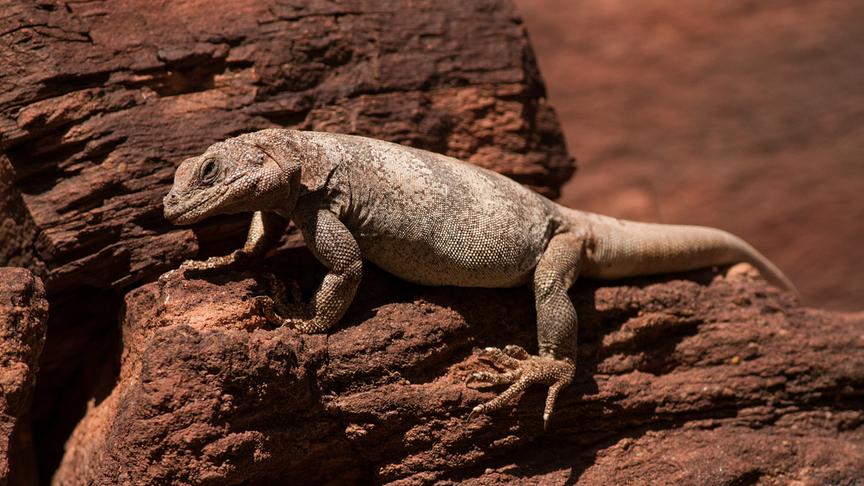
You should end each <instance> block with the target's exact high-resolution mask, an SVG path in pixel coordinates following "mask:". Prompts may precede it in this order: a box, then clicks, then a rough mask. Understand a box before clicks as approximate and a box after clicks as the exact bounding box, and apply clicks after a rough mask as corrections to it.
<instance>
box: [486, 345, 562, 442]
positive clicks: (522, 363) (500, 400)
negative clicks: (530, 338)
mask: <svg viewBox="0 0 864 486" xmlns="http://www.w3.org/2000/svg"><path fill="white" fill-rule="evenodd" d="M487 349H488V348H487ZM520 349H521V348H520ZM499 352H500V350H499ZM501 354H502V355H503V354H504V352H501ZM491 355H492V356H498V355H497V354H495V353H492V354H491ZM505 356H506V355H505ZM525 356H526V358H524V359H518V360H517V359H516V358H512V357H510V356H506V358H508V359H510V360H513V361H517V363H518V364H517V365H516V366H515V367H514V369H513V371H509V372H506V373H498V374H495V373H484V372H478V373H474V374H472V376H471V377H469V380H470V379H471V378H473V377H476V380H477V381H480V380H481V379H482V381H484V382H486V383H489V382H492V384H509V385H510V386H509V387H508V388H507V389H506V390H504V391H503V392H502V393H501V394H500V395H498V396H497V397H495V398H493V399H492V400H489V401H488V402H485V403H482V404H480V405H477V406H476V407H474V409H473V410H472V415H476V414H480V413H484V414H488V413H491V412H494V411H497V410H500V409H502V408H504V407H505V406H506V405H507V404H509V403H510V402H512V401H513V400H515V399H516V398H517V397H519V396H520V395H522V393H524V392H525V390H526V389H528V387H529V386H531V385H534V384H542V385H547V386H549V391H548V393H547V395H546V404H545V407H544V409H543V426H544V428H546V427H547V426H548V424H549V421H550V419H551V417H552V413H553V412H554V409H555V402H556V400H557V398H558V395H559V393H560V392H561V390H562V389H563V388H564V387H566V386H567V385H569V384H570V382H571V381H573V377H574V376H575V374H576V366H575V365H574V364H573V362H572V361H571V360H569V359H555V358H551V357H542V356H533V355H528V354H527V353H526V354H525ZM504 377H506V378H504ZM505 379H506V380H511V381H509V382H507V381H505Z"/></svg>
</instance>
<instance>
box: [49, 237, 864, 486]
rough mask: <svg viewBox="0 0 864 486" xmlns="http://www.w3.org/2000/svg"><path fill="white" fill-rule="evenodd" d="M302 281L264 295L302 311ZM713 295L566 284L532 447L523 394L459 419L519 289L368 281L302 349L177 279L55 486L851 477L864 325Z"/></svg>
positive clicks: (680, 288)
mask: <svg viewBox="0 0 864 486" xmlns="http://www.w3.org/2000/svg"><path fill="white" fill-rule="evenodd" d="M292 251H293V252H299V251H300V250H292ZM300 256H302V255H300ZM292 260H298V261H306V260H305V259H304V258H300V257H299V256H295V257H293V258H292ZM269 267H270V268H273V267H277V268H279V267H280V265H270V266H269ZM301 267H302V266H301ZM313 273H315V272H310V271H309V269H308V268H294V269H292V271H291V273H289V274H283V275H280V277H281V278H284V279H291V278H300V279H301V281H302V286H303V288H304V289H305V290H306V291H309V290H310V289H309V287H310V285H309V284H310V283H314V281H315V278H317V277H315V276H309V275H310V274H313ZM318 273H319V274H320V271H319V272H318ZM732 275H734V276H730V277H725V278H724V277H720V276H716V275H714V274H712V273H711V272H710V271H705V272H699V273H693V274H690V277H691V278H694V279H696V281H691V280H680V279H678V278H675V277H674V276H673V277H668V278H667V279H665V280H658V279H653V280H651V279H644V280H634V281H630V282H627V283H619V284H618V285H612V286H606V287H597V286H595V285H594V284H592V283H590V282H580V283H579V284H577V287H576V288H575V289H574V290H573V291H572V292H571V295H572V297H573V298H574V301H575V303H576V305H577V310H578V312H579V313H580V324H581V328H580V348H579V353H580V355H579V361H580V366H579V372H578V376H577V378H576V381H575V383H574V385H573V386H571V387H570V388H569V389H567V391H566V392H564V393H563V394H562V397H561V399H560V402H559V405H558V410H557V412H556V416H555V417H554V421H553V424H552V428H551V430H550V431H548V432H544V431H543V425H542V419H541V410H542V403H543V400H544V398H545V393H544V391H543V390H540V389H539V388H538V389H532V390H530V391H529V392H528V393H527V394H526V395H525V396H524V397H523V399H521V400H520V401H519V402H518V403H517V404H515V406H514V408H513V409H512V410H509V411H504V412H501V413H496V414H494V415H492V416H481V417H478V418H476V419H473V420H472V421H470V422H469V421H468V420H467V416H468V413H469V412H470V410H471V408H472V407H473V406H474V405H476V404H478V403H480V402H481V401H484V400H488V399H490V398H491V397H493V396H494V394H495V393H496V392H497V391H498V390H474V389H469V388H467V387H466V386H465V385H464V380H465V378H466V377H467V375H468V374H469V373H470V372H471V371H474V370H477V369H479V368H480V367H482V366H483V365H482V364H481V363H480V362H478V361H477V359H476V358H475V357H474V356H473V355H472V353H471V350H472V348H473V347H475V346H489V345H495V346H501V345H504V344H509V343H515V344H521V345H524V346H526V347H528V348H529V349H531V348H536V345H535V344H534V324H533V321H534V314H533V309H532V307H533V305H532V300H531V296H530V292H529V291H528V290H527V289H510V290H485V289H460V291H459V292H453V291H452V290H451V289H448V288H424V287H419V286H414V285H409V284H406V283H404V282H401V281H398V280H396V279H395V278H393V277H390V276H388V275H386V274H383V273H382V272H380V271H378V270H376V269H374V268H368V271H367V272H366V276H365V277H364V282H363V285H362V286H361V291H360V294H359V295H358V298H357V300H356V301H355V303H354V304H353V305H352V307H351V309H350V310H349V313H348V315H347V316H346V318H345V319H344V320H343V322H342V324H340V325H339V326H338V327H337V329H335V330H333V331H332V332H331V333H330V334H329V335H301V334H298V333H296V332H295V331H293V330H291V329H286V328H275V327H273V325H272V324H271V323H269V322H268V321H267V320H266V319H265V318H264V317H263V311H262V309H261V304H260V302H259V300H257V299H256V298H255V297H256V296H261V295H266V294H268V293H269V292H270V291H271V286H272V280H270V278H269V277H268V274H266V273H262V272H259V271H255V270H253V271H242V272H240V271H235V272H223V273H217V274H206V273H205V274H192V275H187V276H186V277H181V276H179V275H174V276H173V277H172V278H170V279H169V280H168V281H167V282H165V283H164V284H162V283H152V284H147V285H145V286H143V287H141V288H139V289H137V290H135V291H133V292H131V293H129V294H128V296H127V298H126V313H125V317H124V323H123V342H124V355H123V363H122V368H121V373H120V380H119V382H118V384H117V386H116V387H115V389H114V390H113V392H112V393H111V395H110V396H109V397H108V398H107V399H105V400H104V401H102V402H101V403H99V404H97V405H95V406H94V407H92V408H91V409H90V410H89V412H88V414H87V416H86V417H85V419H84V420H83V421H82V422H81V423H80V424H79V426H78V428H77V429H76V431H75V433H74V434H73V436H72V437H71V439H70V440H69V442H68V443H67V452H66V456H65V458H64V460H63V463H62V466H61V468H60V469H59V471H58V472H57V475H56V476H55V478H54V480H55V483H57V484H81V483H86V482H89V481H92V482H95V483H97V484H118V483H121V484H122V483H130V482H131V481H133V478H134V481H135V482H136V483H146V484H157V483H164V482H180V483H189V484H201V483H218V484H240V483H243V484H265V483H273V482H277V481H281V482H285V481H289V482H290V481H292V480H301V479H302V480H303V481H307V482H308V481H313V482H316V481H321V482H333V483H336V482H339V483H344V482H369V481H376V482H384V483H390V482H394V483H403V484H416V483H432V482H444V483H461V482H468V483H475V484H490V483H502V484H503V483H508V482H512V481H517V480H518V481H527V482H535V483H552V484H565V483H567V482H568V481H569V482H570V483H572V482H579V483H584V484H610V483H617V484H622V483H655V484H656V483H658V482H659V483H663V484H669V483H680V482H682V481H683V482H685V483H700V484H741V483H746V482H751V481H754V480H757V479H758V480H760V481H762V482H766V483H772V482H788V481H793V480H798V481H803V482H805V483H806V482H808V481H809V482H815V483H824V482H851V481H853V480H856V478H860V477H861V475H862V474H864V400H862V395H864V316H862V315H860V314H858V315H848V314H846V315H844V314H837V313H829V312H823V311H815V310H810V309H805V308H801V307H798V306H797V305H796V303H795V302H794V299H792V298H791V297H790V296H789V295H787V294H784V293H781V292H780V291H777V290H775V289H773V288H771V287H768V286H767V284H765V283H763V282H761V281H759V280H754V279H750V278H749V275H750V273H748V272H735V273H734V274H732ZM826 448H830V449H826Z"/></svg>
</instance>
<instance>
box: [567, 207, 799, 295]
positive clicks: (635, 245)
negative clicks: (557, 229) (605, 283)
mask: <svg viewBox="0 0 864 486" xmlns="http://www.w3.org/2000/svg"><path fill="white" fill-rule="evenodd" d="M571 211H573V213H575V214H574V218H575V219H576V220H577V222H578V224H579V225H587V226H588V227H590V232H589V234H591V235H592V236H593V238H591V239H590V240H589V245H588V247H587V252H586V261H585V264H584V265H583V269H582V274H583V275H585V276H587V277H594V278H601V279H615V278H622V277H635V276H639V275H653V274H660V273H673V272H684V271H688V270H695V269H697V268H705V267H710V266H714V265H728V264H731V263H738V262H747V263H749V264H751V265H753V266H754V267H756V269H757V270H759V273H761V274H762V276H763V277H764V278H765V279H766V280H767V281H768V282H769V283H771V284H773V285H775V286H776V287H779V288H781V289H785V290H789V291H792V292H794V293H795V294H796V295H797V294H798V290H797V289H796V288H795V285H793V284H792V282H791V281H790V280H789V279H788V278H787V277H786V275H784V274H783V272H782V271H780V269H779V268H777V266H776V265H774V264H773V263H772V262H771V261H770V260H768V259H767V258H766V257H765V256H764V255H762V254H761V253H759V251H758V250H756V249H755V248H753V247H752V246H751V245H750V244H748V243H747V242H746V241H744V240H742V239H741V238H739V237H737V236H735V235H733V234H731V233H728V232H726V231H723V230H719V229H716V228H708V227H705V226H685V225H667V224H653V223H638V222H634V221H625V220H619V219H615V218H609V217H606V216H601V215H599V214H593V213H583V212H577V211H574V210H571Z"/></svg>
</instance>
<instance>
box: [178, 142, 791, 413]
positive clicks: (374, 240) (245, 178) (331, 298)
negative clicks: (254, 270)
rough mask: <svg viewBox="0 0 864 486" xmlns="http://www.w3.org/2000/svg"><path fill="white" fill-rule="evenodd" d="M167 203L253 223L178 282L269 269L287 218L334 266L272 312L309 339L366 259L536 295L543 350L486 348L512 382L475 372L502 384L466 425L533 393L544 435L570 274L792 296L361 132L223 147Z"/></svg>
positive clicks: (713, 259)
mask: <svg viewBox="0 0 864 486" xmlns="http://www.w3.org/2000/svg"><path fill="white" fill-rule="evenodd" d="M163 206H164V215H165V217H166V219H168V220H169V221H170V222H171V223H174V224H178V225H189V224H193V223H196V222H198V221H201V220H203V219H205V218H207V217H210V216H213V215H217V214H227V213H242V212H250V213H252V220H251V224H250V228H249V232H248V237H247V240H246V243H245V245H244V246H243V248H242V249H239V250H235V251H234V252H232V253H230V254H229V255H223V256H216V257H211V258H209V259H207V260H206V261H195V260H189V261H186V262H184V263H183V264H182V265H181V266H180V269H182V270H184V271H185V270H189V269H198V270H201V269H215V268H222V267H226V266H230V265H234V264H236V263H237V262H243V261H247V259H248V258H250V257H261V256H263V255H264V254H265V253H266V252H267V251H268V249H269V248H270V247H272V245H273V242H274V241H276V240H278V237H279V236H280V235H281V233H282V232H284V230H285V225H286V224H287V220H293V222H294V224H295V225H296V227H297V228H298V229H299V230H300V232H301V233H302V236H303V239H304V242H305V244H306V245H307V247H308V248H309V250H310V251H311V252H312V254H313V255H314V256H315V257H316V258H317V259H318V260H319V261H320V262H321V263H322V264H323V265H324V266H325V267H327V273H326V275H325V276H324V278H323V280H322V282H321V284H320V286H319V287H318V288H317V290H316V291H315V293H314V295H313V296H312V298H311V300H309V301H308V302H304V303H302V305H299V306H295V308H294V309H293V310H292V314H293V315H281V314H278V313H276V312H273V313H272V315H271V317H273V318H275V319H278V321H279V322H280V323H281V324H282V325H288V326H293V327H294V328H296V329H297V330H298V331H300V332H302V333H323V332H326V331H327V330H328V329H330V328H332V327H333V326H334V324H336V323H337V322H338V321H339V320H340V318H341V317H342V316H343V314H344V313H345V311H346V309H347V308H348V306H349V304H350V303H351V301H352V299H353V297H354V294H355V291H356V289H357V287H358V285H359V283H360V279H361V275H362V269H363V260H364V259H366V260H368V261H371V262H372V263H374V264H375V265H377V266H378V267H380V268H381V269H383V270H385V271H386V272H389V273H391V274H393V275H396V276H397V277H399V278H402V279H404V280H408V281H410V282H415V283H418V284H423V285H438V286H441V285H450V286H460V287H517V286H525V285H527V286H529V287H531V288H532V290H533V294H534V301H535V306H536V316H537V319H536V322H537V324H536V325H537V342H538V353H537V354H529V353H528V352H527V351H525V350H524V349H523V348H521V347H519V346H515V345H509V346H505V347H504V348H492V347H489V348H484V349H483V350H481V351H479V353H480V355H481V358H482V359H483V360H484V361H485V362H487V363H490V364H493V365H498V369H502V370H505V371H502V372H497V371H496V372H486V371H479V372H474V373H472V374H471V375H470V376H469V377H468V383H469V384H473V385H479V386H493V385H509V386H508V387H507V388H506V389H505V390H504V391H503V392H502V393H500V394H499V395H497V396H496V397H495V398H493V399H491V400H490V401H487V402H485V403H481V404H479V405H477V406H475V407H474V408H473V409H472V412H471V414H472V415H474V414H479V413H484V414H488V413H491V412H493V411H496V410H498V409H501V408H503V407H505V406H506V405H507V404H508V403H509V402H511V401H512V400H514V399H515V398H516V397H518V396H519V395H521V394H522V393H523V392H524V391H525V390H526V389H527V388H528V387H529V386H530V385H533V384H542V385H545V386H548V391H547V395H546V402H545V406H544V410H543V422H544V426H546V424H548V422H549V419H550V416H551V415H552V412H553V410H554V406H555V402H556V399H557V397H558V395H559V393H560V391H561V390H562V389H563V388H564V387H566V386H567V385H569V384H570V382H571V381H572V380H573V378H574V376H575V370H576V348H577V315H576V310H575V308H574V306H573V303H572V302H571V300H570V298H569V296H568V290H569V288H570V287H571V286H572V285H573V283H574V282H575V280H576V279H577V277H580V276H581V277H587V278H595V279H619V278H624V277H632V276H641V275H652V274H663V273H673V272H682V271H687V270H693V269H697V268H702V267H711V266H715V265H725V264H732V263H737V262H748V263H750V264H752V265H753V266H755V267H756V268H757V269H758V270H759V272H760V273H761V274H762V275H763V277H764V278H766V279H767V280H768V281H769V282H771V283H772V284H774V285H776V286H778V287H780V288H782V289H786V290H790V291H793V292H796V291H795V287H794V286H793V284H792V283H791V282H790V281H789V279H788V278H787V277H786V276H785V275H784V274H783V273H782V272H781V271H780V270H779V269H778V268H777V267H776V266H775V265H774V264H773V263H771V262H770V261H769V260H768V259H767V258H765V257H764V256H763V255H762V254H760V253H759V252H758V251H757V250H755V249H754V248H753V247H752V246H751V245H749V244H748V243H746V242H744V241H743V240H742V239H740V238H738V237H737V236H734V235H732V234H731V233H728V232H725V231H722V230H719V229H715V228H709V227H702V226H685V225H666V224H655V223H641V222H633V221H626V220H619V219H615V218H611V217H607V216H602V215H599V214H594V213H589V212H584V211H578V210H575V209H570V208H567V207H564V206H562V205H559V204H557V203H555V202H553V201H551V200H550V199H547V198H546V197H544V196H542V195H540V194H539V193H537V192H535V191H532V190H531V189H529V188H527V187H525V186H523V185H521V184H519V183H518V182H516V181H514V180H512V179H510V178H508V177H506V176H504V175H501V174H498V173H496V172H493V171H491V170H488V169H485V168H482V167H479V166H477V165H473V164H470V163H467V162H463V161H460V160H457V159H455V158H451V157H448V156H445V155H441V154H437V153H433V152H429V151H425V150H420V149H417V148H412V147H409V146H403V145H399V144H395V143H391V142H386V141H382V140H376V139H371V138H365V137H360V136H354V135H345V134H336V133H325V132H313V131H299V130H291V129H278V128H271V129H265V130H260V131H256V132H251V133H247V134H243V135H239V136H237V137H233V138H229V139H226V140H224V141H221V142H218V143H215V144H213V145H211V146H210V147H209V148H207V149H206V151H205V152H204V153H203V154H201V155H199V156H195V157H190V158H187V159H185V160H183V161H182V162H181V163H180V165H179V166H178V167H177V169H176V171H175V174H174V183H173V186H172V188H171V190H170V191H169V192H168V194H167V195H166V196H165V197H164V200H163ZM286 308H287V307H285V306H283V307H281V308H280V309H286ZM282 314H284V312H283V313H282ZM469 419H470V416H469Z"/></svg>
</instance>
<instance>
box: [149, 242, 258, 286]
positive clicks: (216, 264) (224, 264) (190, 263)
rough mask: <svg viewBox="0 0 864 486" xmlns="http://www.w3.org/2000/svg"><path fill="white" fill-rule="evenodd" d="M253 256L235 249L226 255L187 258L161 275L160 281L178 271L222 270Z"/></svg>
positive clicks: (243, 262)
mask: <svg viewBox="0 0 864 486" xmlns="http://www.w3.org/2000/svg"><path fill="white" fill-rule="evenodd" d="M250 258H251V256H250V255H249V253H247V252H246V251H244V250H234V251H232V252H231V253H229V254H227V255H224V256H214V257H210V258H208V259H206V260H186V261H185V262H183V263H181V264H180V266H179V267H178V268H175V269H174V270H170V271H168V272H165V273H163V274H162V275H160V276H159V281H160V282H162V283H165V282H166V281H167V280H168V279H170V278H171V277H172V276H173V275H174V274H175V273H176V272H180V274H181V275H186V272H189V271H192V272H206V271H208V270H221V269H226V268H231V267H234V266H237V265H240V264H245V263H247V262H248V261H249V260H250Z"/></svg>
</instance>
